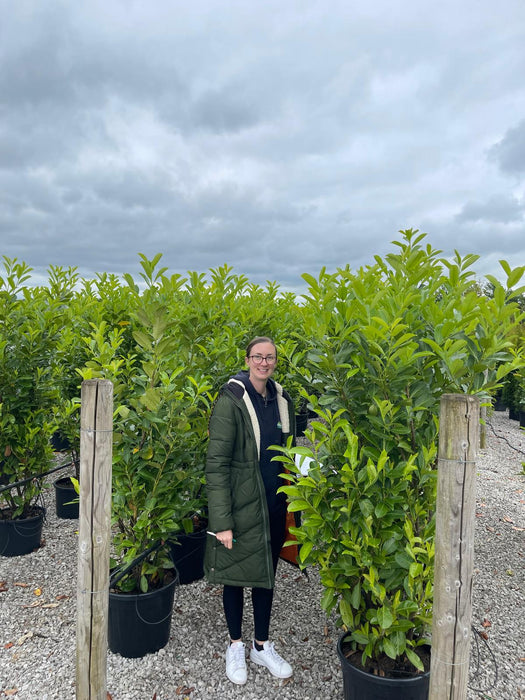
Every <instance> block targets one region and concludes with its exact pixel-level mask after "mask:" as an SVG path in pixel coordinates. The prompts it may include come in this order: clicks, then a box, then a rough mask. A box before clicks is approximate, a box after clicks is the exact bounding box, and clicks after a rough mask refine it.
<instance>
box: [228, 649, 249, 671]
mask: <svg viewBox="0 0 525 700" xmlns="http://www.w3.org/2000/svg"><path fill="white" fill-rule="evenodd" d="M230 652H231V656H232V660H233V663H234V665H235V666H236V667H237V666H244V665H245V663H246V659H245V657H244V645H243V644H235V645H233V644H232V645H231V646H230Z"/></svg>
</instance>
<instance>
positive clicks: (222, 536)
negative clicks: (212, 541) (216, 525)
mask: <svg viewBox="0 0 525 700" xmlns="http://www.w3.org/2000/svg"><path fill="white" fill-rule="evenodd" d="M215 537H216V538H217V539H218V540H219V542H220V543H221V544H223V545H224V546H225V547H226V549H231V548H232V547H233V530H223V531H222V532H217V534H216V535H215Z"/></svg>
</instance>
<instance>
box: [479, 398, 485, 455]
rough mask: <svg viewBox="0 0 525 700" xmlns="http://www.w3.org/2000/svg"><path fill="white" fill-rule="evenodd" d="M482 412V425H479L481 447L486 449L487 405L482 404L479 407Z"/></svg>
mask: <svg viewBox="0 0 525 700" xmlns="http://www.w3.org/2000/svg"><path fill="white" fill-rule="evenodd" d="M479 413H480V426H479V447H480V449H481V450H484V449H485V447H486V446H487V407H486V406H481V408H480V409H479Z"/></svg>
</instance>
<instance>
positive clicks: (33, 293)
mask: <svg viewBox="0 0 525 700" xmlns="http://www.w3.org/2000/svg"><path fill="white" fill-rule="evenodd" d="M4 269H5V276H4V277H0V459H1V474H2V483H3V486H2V488H3V491H2V493H1V494H0V554H3V555H7V556H10V555H18V554H27V553H29V552H31V551H32V550H33V549H34V548H35V547H38V546H39V545H40V535H41V532H42V522H43V518H44V513H45V510H44V508H43V506H42V504H41V493H42V488H43V482H42V476H43V475H44V473H45V472H46V471H47V469H48V467H49V464H50V462H51V459H52V456H53V453H52V449H51V444H50V439H51V436H52V435H53V433H54V432H55V430H56V424H55V422H54V416H53V405H54V402H55V399H56V384H55V379H56V376H55V366H54V355H53V351H54V343H55V338H56V322H55V316H54V314H55V310H56V309H55V307H54V305H53V304H48V303H47V301H46V300H45V299H44V298H43V296H42V294H41V291H40V290H39V289H38V288H34V289H28V288H26V287H25V286H24V282H25V281H26V280H27V279H28V278H29V276H30V268H29V267H27V266H26V265H25V264H24V263H17V261H16V260H10V259H8V258H4ZM8 485H11V487H10V488H7V486H8ZM17 533H19V534H20V533H21V538H20V539H19V538H18V537H17Z"/></svg>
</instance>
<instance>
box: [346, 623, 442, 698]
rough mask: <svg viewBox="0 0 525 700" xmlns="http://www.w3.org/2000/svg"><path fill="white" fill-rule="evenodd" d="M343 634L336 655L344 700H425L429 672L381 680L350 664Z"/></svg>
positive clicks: (381, 678) (379, 677)
mask: <svg viewBox="0 0 525 700" xmlns="http://www.w3.org/2000/svg"><path fill="white" fill-rule="evenodd" d="M345 636H346V635H345V634H343V635H342V636H341V637H340V638H339V641H338V643H337V654H338V656H339V661H340V662H341V668H342V671H343V688H344V695H343V697H344V700H427V698H428V688H429V683H430V671H428V672H427V673H423V674H421V675H419V676H414V677H412V678H383V677H381V676H374V675H373V674H372V673H366V672H365V671H362V670H361V669H360V668H358V667H357V666H354V665H353V664H351V663H350V662H349V661H348V659H347V658H346V657H345V655H344V654H343V642H344V638H345Z"/></svg>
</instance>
